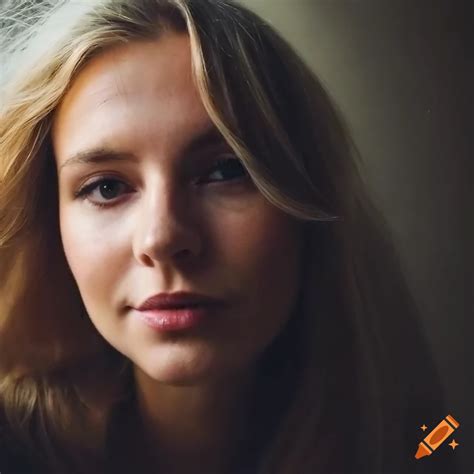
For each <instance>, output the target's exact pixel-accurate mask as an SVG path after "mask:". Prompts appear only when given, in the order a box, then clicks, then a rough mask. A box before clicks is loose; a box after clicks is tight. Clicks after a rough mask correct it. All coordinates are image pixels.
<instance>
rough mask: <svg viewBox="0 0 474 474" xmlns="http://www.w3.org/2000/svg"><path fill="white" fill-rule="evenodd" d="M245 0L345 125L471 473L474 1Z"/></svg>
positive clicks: (473, 418)
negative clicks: (395, 247)
mask: <svg viewBox="0 0 474 474" xmlns="http://www.w3.org/2000/svg"><path fill="white" fill-rule="evenodd" d="M242 3H244V4H245V5H247V6H248V7H250V8H252V9H254V10H255V11H256V12H257V13H259V14H260V15H261V16H262V17H264V18H265V19H267V20H268V21H269V22H270V23H271V24H273V26H275V27H277V28H278V29H279V30H280V32H281V33H283V35H284V36H285V37H286V38H287V39H288V40H289V41H290V42H291V43H292V44H293V45H294V46H296V48H297V49H298V50H299V52H300V54H301V55H302V56H303V58H304V59H306V61H307V62H308V63H309V64H310V65H311V66H312V68H313V70H315V71H316V73H317V74H318V75H319V77H320V78H321V80H322V82H323V83H324V84H325V86H326V88H327V89H328V90H329V92H330V93H331V95H332V96H333V97H334V98H335V100H336V102H337V104H338V105H339V107H340V109H341V110H342V112H343V114H344V115H345V118H346V119H347V121H348V123H349V126H350V129H351V130H352V132H353V136H354V139H355V141H356V144H357V145H358V147H359V149H360V151H361V154H362V157H363V159H364V163H365V165H366V170H365V176H366V177H367V179H368V181H369V184H370V187H371V190H372V193H373V195H374V196H375V198H376V200H377V202H378V204H379V206H380V207H381V208H382V210H383V211H385V214H386V215H387V218H388V220H389V222H390V224H391V226H392V229H393V232H394V234H395V238H396V240H397V242H398V244H399V248H400V252H401V254H402V259H403V264H404V267H405V269H406V271H407V274H408V278H409V283H410V284H411V286H412V288H413V290H414V293H415V297H416V298H417V301H418V303H419V305H420V307H421V309H422V316H423V324H424V327H425V331H426V334H427V337H428V339H429V341H430V342H431V344H432V346H433V349H434V353H435V358H436V361H437V363H438V365H439V368H440V372H441V375H442V376H443V378H444V381H445V384H446V385H447V386H448V387H449V388H448V396H449V397H450V399H449V403H450V407H451V408H450V410H451V411H452V414H453V416H455V417H456V415H457V416H458V417H459V419H460V420H459V421H460V423H461V424H464V428H465V430H464V433H461V431H460V432H459V436H457V437H456V441H457V442H459V443H460V444H464V446H459V447H458V448H457V452H456V456H457V457H459V459H460V461H461V463H464V465H465V466H466V468H467V469H468V470H467V471H466V472H474V458H473V457H472V453H471V449H472V446H473V445H474V444H472V438H470V436H472V431H471V430H472V428H473V425H474V414H473V410H472V401H473V400H474V397H473V394H472V382H473V363H472V362H473V351H472V346H473V336H474V333H473V330H472V319H473V316H474V314H473V299H472V294H473V293H474V292H473V290H474V287H473V280H472V266H473V263H474V261H473V260H472V242H473V235H472V223H473V215H474V212H473V211H472V202H473V201H472V194H471V195H470V196H468V188H469V187H472V184H474V180H473V173H472V171H473V170H472V153H470V152H471V151H472V135H473V131H474V122H473V117H472V105H473V103H474V102H473V97H472V93H471V90H470V86H471V84H472V79H473V77H472V69H469V67H472V63H471V61H472V57H473V54H472V53H473V51H472V46H473V43H472V37H469V35H470V34H471V30H472V28H473V25H474V18H473V14H472V12H473V6H474V2H471V1H465V2H462V1H453V0H444V1H443V0H417V1H413V0H410V1H409V0H307V1H305V0H300V1H297V0H243V1H242ZM469 155H471V156H469ZM469 185H470V186H469ZM469 191H470V190H469ZM469 198H470V199H469ZM469 232H471V234H470V235H469ZM468 255H469V256H470V257H471V258H468ZM444 416H446V415H445V414H440V419H441V418H443V417H444ZM414 428H415V427H414ZM470 439H471V441H469V440H470Z"/></svg>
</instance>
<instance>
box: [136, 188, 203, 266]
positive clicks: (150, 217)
mask: <svg viewBox="0 0 474 474" xmlns="http://www.w3.org/2000/svg"><path fill="white" fill-rule="evenodd" d="M185 198H186V196H185V195H184V191H183V190H181V191H180V190H179V189H178V186H177V184H176V183H173V182H171V180H169V181H166V180H161V181H160V182H159V183H158V182H155V183H153V185H148V186H147V189H146V190H144V191H143V193H142V196H141V198H140V202H139V205H138V211H137V222H136V224H135V230H134V237H133V252H134V254H135V257H136V259H137V260H139V261H140V262H141V263H147V264H149V263H150V261H152V260H157V261H158V260H166V259H170V258H172V257H173V256H174V255H176V254H178V253H180V252H183V251H191V252H193V253H194V252H196V251H197V249H196V245H197V236H196V235H195V230H194V229H192V224H191V222H190V221H189V219H188V217H187V216H188V213H187V212H186V209H185V206H186V203H185V200H186V199H185Z"/></svg>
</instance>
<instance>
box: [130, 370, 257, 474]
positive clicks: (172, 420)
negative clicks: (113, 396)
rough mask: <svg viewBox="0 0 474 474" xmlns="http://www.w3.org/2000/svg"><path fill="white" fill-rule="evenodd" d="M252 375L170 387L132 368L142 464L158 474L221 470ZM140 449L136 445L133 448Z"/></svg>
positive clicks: (241, 419)
mask: <svg viewBox="0 0 474 474" xmlns="http://www.w3.org/2000/svg"><path fill="white" fill-rule="evenodd" d="M252 377H253V375H250V374H248V373H247V374H233V377H231V378H228V379H226V380H212V381H206V383H204V384H199V385H187V386H176V385H168V384H163V383H160V382H157V381H156V380H152V379H150V378H149V377H148V376H147V375H146V374H144V373H143V372H142V371H140V370H139V369H135V383H136V395H137V396H136V409H137V414H138V417H137V422H138V424H139V430H140V431H141V432H142V433H143V438H144V439H143V443H142V446H141V449H143V448H144V447H145V449H146V451H147V459H148V462H149V463H150V464H152V465H154V466H157V465H159V466H160V467H162V468H163V471H164V472H167V473H168V472H169V473H171V472H193V470H195V469H196V466H199V469H200V471H201V472H209V473H211V472H219V471H223V470H226V468H228V467H229V466H228V465H227V464H228V463H229V460H230V459H232V458H233V457H234V456H236V455H237V452H236V450H237V447H238V442H239V439H240V438H241V437H242V435H243V434H244V432H245V429H246V425H247V422H248V419H247V418H248V408H249V402H250V399H251V389H252V386H253V380H252ZM139 449H140V448H139Z"/></svg>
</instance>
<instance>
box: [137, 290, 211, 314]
mask: <svg viewBox="0 0 474 474" xmlns="http://www.w3.org/2000/svg"><path fill="white" fill-rule="evenodd" d="M218 303H220V301H219V300H217V299H215V298H212V297H210V296H205V295H200V294H197V293H190V292H187V291H179V292H176V293H160V294H158V295H153V296H150V297H149V298H147V299H146V300H145V301H144V302H143V303H142V304H141V305H140V306H138V307H137V308H136V309H137V310H138V311H147V310H152V309H170V308H185V307H189V306H197V305H213V304H218Z"/></svg>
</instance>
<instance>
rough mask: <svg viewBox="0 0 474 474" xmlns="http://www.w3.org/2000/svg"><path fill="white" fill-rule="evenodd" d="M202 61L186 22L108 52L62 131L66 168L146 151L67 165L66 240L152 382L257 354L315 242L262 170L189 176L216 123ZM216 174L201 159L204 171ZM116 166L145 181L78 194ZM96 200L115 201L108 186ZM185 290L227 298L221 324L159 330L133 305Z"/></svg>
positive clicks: (71, 98) (60, 158)
mask: <svg viewBox="0 0 474 474" xmlns="http://www.w3.org/2000/svg"><path fill="white" fill-rule="evenodd" d="M190 61H191V59H190V48H189V40H188V37H187V36H186V35H178V34H174V33H173V34H171V33H170V34H168V35H166V36H164V37H162V38H161V39H159V40H157V41H148V42H141V43H130V44H128V45H121V46H119V47H117V48H115V49H112V50H109V51H106V52H104V53H102V54H101V55H100V56H98V57H96V58H94V59H93V60H92V61H91V62H89V63H88V64H87V65H86V66H85V68H84V69H83V70H82V71H81V72H80V73H79V75H78V77H77V78H76V80H75V81H74V83H73V85H72V88H71V89H70V90H69V91H68V93H67V95H66V96H65V98H64V100H63V101H62V103H61V104H60V106H59V108H58V110H57V112H56V115H55V119H54V123H53V129H52V139H53V146H54V152H55V159H56V164H57V167H58V168H59V167H60V166H61V164H63V163H64V161H65V160H66V159H67V158H68V157H69V156H71V155H72V154H74V153H76V152H78V151H80V150H84V149H86V148H90V147H94V146H98V145H107V146H109V147H113V148H114V149H117V150H120V151H125V152H129V153H133V154H135V155H136V156H137V158H138V161H137V162H113V163H107V164H95V165H90V164H89V165H72V166H66V167H65V168H64V169H62V171H61V173H60V175H59V196H60V202H59V209H60V231H61V238H62V243H63V246H64V250H65V254H66V258H67V261H68V264H69V266H70V268H71V271H72V273H73V276H74V278H75V280H76V283H77V285H78V288H79V291H80V293H81V296H82V298H83V301H84V304H85V306H86V309H87V311H88V314H89V316H90V318H91V320H92V322H93V324H94V325H95V327H96V328H97V330H98V331H99V332H100V334H101V335H102V336H103V337H104V338H105V339H106V340H107V341H108V342H109V343H110V344H111V345H112V346H113V347H115V348H116V349H117V350H118V351H120V352H121V353H123V354H124V355H125V356H126V357H128V358H129V359H131V360H132V361H133V363H134V364H135V366H136V367H137V368H139V370H140V371H142V372H143V373H145V374H147V376H148V377H150V378H151V379H152V380H156V381H160V382H164V383H176V384H181V383H182V384H188V383H198V382H199V381H204V380H206V379H209V378H212V377H222V376H225V375H226V374H229V373H231V372H233V371H234V370H241V369H244V370H245V368H246V367H249V366H250V365H251V364H252V362H253V361H255V359H256V357H257V356H258V355H259V354H260V353H261V352H262V351H263V349H264V348H265V347H267V346H268V344H269V343H270V342H271V341H272V340H273V339H274V337H275V336H276V335H277V334H278V332H279V331H280V329H281V328H282V325H283V324H284V323H285V322H286V320H287V319H288V317H289V315H290V312H291V310H292V308H293V306H294V304H295V303H296V296H297V289H298V286H299V273H300V265H301V243H302V234H301V227H300V224H298V223H296V221H294V220H293V219H291V218H289V217H288V216H286V215H285V214H284V213H282V212H281V211H279V210H278V209H276V208H275V207H274V206H272V205H271V204H270V203H268V201H266V200H265V198H264V197H263V196H262V195H261V194H260V192H259V191H258V190H257V188H256V187H255V186H254V185H253V183H252V182H251V181H250V180H249V179H248V180H247V181H244V182H242V181H241V182H240V183H235V182H234V183H232V182H231V181H227V182H224V181H222V182H220V183H218V184H217V185H216V184H215V183H212V184H203V185H201V186H199V187H196V186H195V185H193V184H192V182H191V178H189V179H188V178H183V176H186V174H183V173H182V172H181V171H180V170H181V169H182V166H184V165H183V164H182V160H183V158H184V156H182V151H183V150H184V147H185V146H186V144H187V143H188V142H189V141H190V140H191V139H192V138H193V137H194V136H196V135H197V134H199V133H200V132H202V131H204V130H207V129H209V128H211V127H212V125H213V124H212V122H211V121H210V119H209V116H208V115H207V113H206V111H205V109H204V107H203V105H202V103H201V101H200V98H199V95H198V93H197V91H196V89H195V87H194V85H193V82H192V78H191V62H190ZM206 172H207V168H205V167H200V168H199V173H198V174H200V175H202V177H203V178H204V177H206ZM104 175H106V176H107V177H108V176H112V177H114V178H116V179H118V180H119V181H123V182H125V183H126V185H127V186H129V187H130V188H131V190H132V191H133V192H131V191H130V192H129V191H125V192H123V194H122V195H118V197H117V198H113V199H114V200H115V204H114V205H113V206H112V207H109V208H105V209H100V208H97V207H94V206H93V205H92V204H91V203H90V202H88V200H87V199H85V200H82V199H80V198H75V197H74V192H75V191H77V189H78V188H79V187H81V185H83V184H85V183H87V182H90V181H91V178H97V177H99V176H101V177H102V176H104ZM219 179H221V178H219ZM91 199H95V200H98V201H100V202H104V200H105V199H104V197H103V196H101V195H100V194H99V191H98V190H96V191H95V192H94V193H93V197H91ZM180 290H188V291H196V292H200V293H204V294H208V295H211V296H215V297H217V298H222V299H224V300H225V301H226V303H227V306H226V307H225V308H223V309H222V310H221V311H220V312H218V313H217V314H216V315H215V317H214V318H213V320H212V322H211V323H210V324H208V325H205V326H203V327H201V328H196V329H193V330H192V331H189V332H180V333H174V334H164V333H158V332H156V331H153V330H152V329H150V328H149V327H147V326H145V325H144V324H143V323H142V322H141V321H140V320H139V319H138V318H137V317H136V316H135V314H134V312H133V311H131V310H130V306H138V305H139V304H140V303H142V302H143V301H144V300H145V299H146V298H147V297H149V296H151V295H153V294H157V293H160V292H164V291H180Z"/></svg>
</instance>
